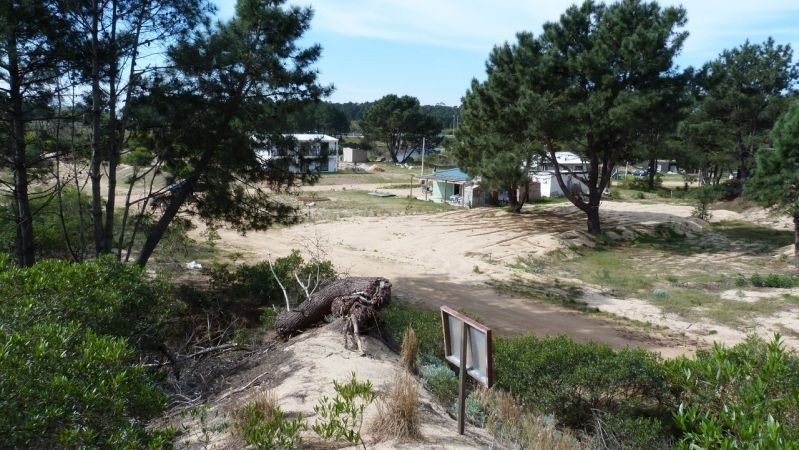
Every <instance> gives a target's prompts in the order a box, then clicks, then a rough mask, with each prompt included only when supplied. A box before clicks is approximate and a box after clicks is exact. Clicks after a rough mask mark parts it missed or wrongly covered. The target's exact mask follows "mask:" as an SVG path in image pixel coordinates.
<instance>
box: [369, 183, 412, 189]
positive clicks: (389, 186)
mask: <svg viewBox="0 0 799 450" xmlns="http://www.w3.org/2000/svg"><path fill="white" fill-rule="evenodd" d="M418 187H419V185H418V184H416V183H414V184H411V183H405V184H402V183H400V184H387V185H385V186H380V187H379V188H378V189H411V188H418Z"/></svg>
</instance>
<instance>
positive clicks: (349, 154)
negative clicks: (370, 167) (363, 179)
mask: <svg viewBox="0 0 799 450" xmlns="http://www.w3.org/2000/svg"><path fill="white" fill-rule="evenodd" d="M344 162H347V163H362V162H369V155H368V153H367V152H366V150H362V149H359V148H350V147H344Z"/></svg>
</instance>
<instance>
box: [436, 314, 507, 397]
mask: <svg viewBox="0 0 799 450" xmlns="http://www.w3.org/2000/svg"><path fill="white" fill-rule="evenodd" d="M441 320H442V324H443V326H444V355H445V356H446V358H447V361H449V362H451V363H452V364H454V365H456V366H458V367H461V359H462V358H461V354H462V352H461V342H462V340H463V327H464V326H466V332H467V336H466V356H465V360H466V373H467V374H469V376H471V377H472V378H474V379H476V380H477V381H479V382H480V383H482V384H483V385H485V386H486V387H491V385H492V384H493V382H494V373H493V372H494V370H493V369H494V368H493V358H492V353H493V351H492V347H491V329H490V328H488V327H486V326H485V325H483V324H481V323H479V322H476V321H474V320H472V319H470V318H469V317H466V316H464V315H463V314H461V313H459V312H457V311H455V310H453V309H452V308H450V307H448V306H442V307H441Z"/></svg>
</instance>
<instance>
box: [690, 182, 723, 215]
mask: <svg viewBox="0 0 799 450" xmlns="http://www.w3.org/2000/svg"><path fill="white" fill-rule="evenodd" d="M719 195H720V194H719V189H718V188H717V187H716V186H702V187H701V188H699V189H696V190H694V202H695V203H694V210H693V211H692V212H691V215H692V216H694V217H696V218H697V219H701V220H710V218H711V217H712V216H713V213H712V212H711V210H710V205H711V204H713V202H715V201H716V200H718V198H719Z"/></svg>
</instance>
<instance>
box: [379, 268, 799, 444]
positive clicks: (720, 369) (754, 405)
mask: <svg viewBox="0 0 799 450" xmlns="http://www.w3.org/2000/svg"><path fill="white" fill-rule="evenodd" d="M754 278H755V281H756V280H757V277H754ZM762 279H763V280H764V281H763V284H766V283H768V284H771V285H777V284H782V285H783V286H784V285H786V284H787V282H786V281H784V280H782V281H780V282H777V281H775V280H776V277H768V276H766V277H763V278H762ZM768 279H770V280H771V281H766V280H768ZM791 281H793V280H791ZM753 284H754V282H753ZM440 320H441V319H440V316H439V315H438V314H437V313H436V312H430V311H419V310H416V309H415V308H412V307H409V306H407V305H405V304H402V303H401V302H395V303H394V304H393V305H392V307H391V308H390V314H389V315H388V319H387V320H386V321H387V325H388V327H389V331H390V332H392V333H393V334H395V335H398V334H399V333H401V332H402V331H403V330H405V328H406V327H407V326H408V324H409V323H413V326H414V330H415V331H416V335H417V338H418V340H419V346H420V348H422V349H431V350H432V351H435V350H437V349H440V346H441V342H442V336H441V323H440ZM420 330H423V331H422V332H420ZM431 353H432V352H431V351H428V352H424V353H423V354H422V357H421V364H420V367H419V372H420V375H421V378H422V383H423V384H424V386H425V387H426V388H427V389H428V390H429V391H430V392H431V393H432V394H433V396H434V397H436V398H437V399H438V400H439V401H440V402H441V403H443V404H444V405H447V406H449V405H452V404H453V402H454V401H455V399H456V398H457V395H458V379H457V375H456V374H455V372H454V371H453V370H452V369H451V368H450V367H449V366H448V364H447V363H446V362H444V361H443V360H442V359H441V358H438V357H434V356H431ZM439 354H440V350H439ZM494 371H495V380H496V382H495V387H494V388H493V389H491V391H490V395H487V396H486V395H478V396H477V397H473V396H472V399H473V400H478V401H479V403H480V408H479V409H480V411H479V414H476V413H475V411H476V408H475V404H474V403H475V402H471V403H473V404H472V405H471V406H472V408H469V405H468V404H467V413H469V412H470V409H471V410H474V411H472V412H471V416H472V420H474V421H481V420H482V419H481V420H476V418H477V416H480V418H484V419H485V421H486V424H487V428H489V431H491V432H492V434H494V436H495V437H496V438H497V439H498V440H499V441H500V442H505V443H508V442H510V443H515V445H521V446H522V447H523V448H524V447H526V446H528V445H529V446H531V448H535V447H542V448H577V444H576V441H575V436H579V438H580V441H581V442H582V444H583V445H587V446H588V447H589V448H591V447H592V446H594V445H595V444H596V445H599V448H624V449H638V448H648V449H661V448H663V449H666V448H672V447H673V446H674V445H675V443H676V445H677V446H678V447H680V448H763V449H771V448H774V449H776V448H780V449H782V448H788V449H790V448H799V356H797V355H796V353H794V352H790V351H786V350H785V349H784V348H783V346H782V345H781V344H780V341H779V336H777V337H775V338H774V340H773V341H771V342H764V341H763V340H762V339H760V338H757V337H750V338H749V339H748V340H747V341H746V342H744V343H741V344H739V345H736V346H732V347H723V346H718V345H717V346H716V347H714V348H713V349H712V350H709V351H698V352H697V354H696V355H695V356H694V357H692V358H680V359H677V360H667V361H661V360H660V359H659V358H658V357H657V356H656V355H655V354H654V353H651V352H648V351H645V350H640V349H639V350H632V349H624V350H618V351H617V350H613V349H611V348H610V347H608V346H607V345H603V344H597V343H587V344H584V343H577V342H574V341H573V340H571V339H570V338H568V337H566V336H557V337H548V338H538V337H535V336H523V337H499V338H495V341H494ZM549 415H551V416H549ZM547 417H552V420H551V421H547V419H546V418H547ZM557 426H559V427H561V429H563V427H566V428H567V429H572V430H578V433H574V432H569V431H566V432H563V433H561V432H560V431H558V428H557ZM608 446H610V447H608Z"/></svg>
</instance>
